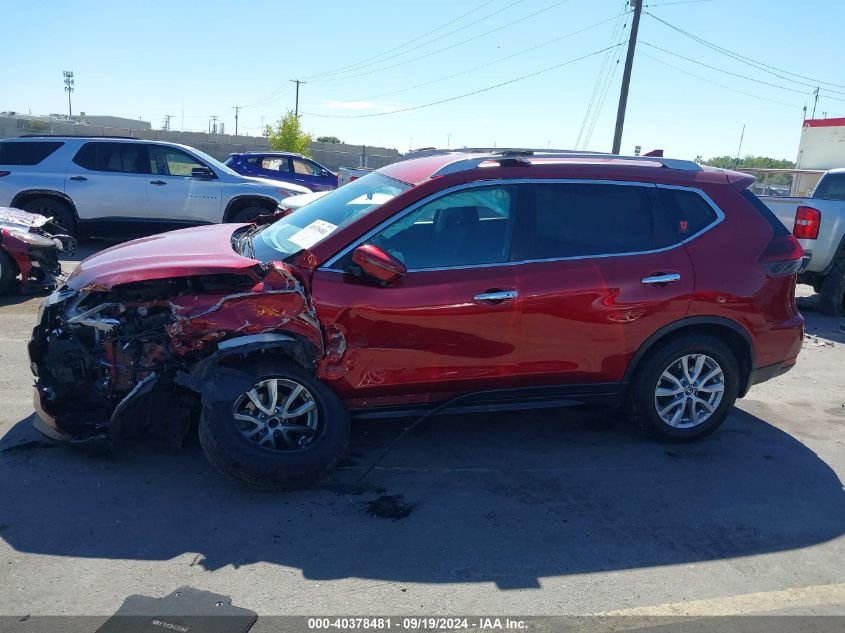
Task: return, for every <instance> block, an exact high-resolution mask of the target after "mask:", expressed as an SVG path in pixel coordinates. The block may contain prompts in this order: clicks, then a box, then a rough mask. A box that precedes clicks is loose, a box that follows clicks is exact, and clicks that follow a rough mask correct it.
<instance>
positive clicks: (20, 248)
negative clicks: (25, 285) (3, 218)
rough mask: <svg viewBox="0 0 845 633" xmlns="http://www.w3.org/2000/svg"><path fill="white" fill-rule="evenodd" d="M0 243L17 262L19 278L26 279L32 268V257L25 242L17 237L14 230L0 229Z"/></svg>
mask: <svg viewBox="0 0 845 633" xmlns="http://www.w3.org/2000/svg"><path fill="white" fill-rule="evenodd" d="M0 245H2V249H3V250H4V251H6V252H7V253H8V254H9V256H10V257H11V258H12V259H13V260H14V261H15V264H17V266H18V271H19V272H20V275H21V279H24V280H25V279H28V278H29V273H30V271H31V270H32V257H31V256H30V254H29V246H27V244H26V242H24V241H23V240H20V239H18V237H16V236H15V233H14V231H10V230H8V229H0Z"/></svg>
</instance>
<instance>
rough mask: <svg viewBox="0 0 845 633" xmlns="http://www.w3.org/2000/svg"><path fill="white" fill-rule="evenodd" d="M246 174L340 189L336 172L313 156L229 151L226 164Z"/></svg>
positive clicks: (314, 187) (309, 186)
mask: <svg viewBox="0 0 845 633" xmlns="http://www.w3.org/2000/svg"><path fill="white" fill-rule="evenodd" d="M224 164H225V165H226V166H227V167H229V168H230V169H233V170H235V171H236V172H238V173H239V174H242V175H244V176H258V177H260V178H269V179H271V180H280V181H282V182H292V183H294V184H296V185H302V186H304V187H308V188H309V189H310V190H311V191H328V190H330V189H336V188H337V174H335V173H333V172H332V171H331V170H329V169H327V168H325V167H323V166H322V165H321V164H320V163H317V162H315V161H313V160H311V159H310V158H306V157H305V156H302V155H300V154H293V153H290V152H248V153H245V154H230V155H229V158H227V159H226V162H225V163H224Z"/></svg>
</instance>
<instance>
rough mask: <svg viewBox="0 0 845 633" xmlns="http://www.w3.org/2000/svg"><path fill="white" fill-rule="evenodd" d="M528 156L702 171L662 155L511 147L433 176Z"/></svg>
mask: <svg viewBox="0 0 845 633" xmlns="http://www.w3.org/2000/svg"><path fill="white" fill-rule="evenodd" d="M527 158H596V159H618V160H626V161H635V162H643V163H659V164H660V165H661V166H662V167H666V168H668V169H682V170H685V171H701V165H699V164H698V163H696V162H693V161H691V160H683V159H678V158H663V157H661V156H620V155H617V154H604V153H601V152H576V151H572V150H539V151H536V150H520V149H510V150H502V151H498V152H491V153H489V154H484V155H480V156H473V157H471V158H461V159H458V160H456V161H454V162H451V163H449V164H447V165H444V166H443V167H441V168H440V169H438V170H437V171H436V172H434V173H433V174H432V175H431V176H432V178H433V177H434V176H445V175H446V174H453V173H456V172H459V171H466V170H468V169H476V168H477V167H478V166H479V165H481V164H482V163H487V162H498V163H499V164H503V163H505V162H507V163H511V164H512V163H513V162H514V161H518V162H520V163H523V164H526V165H529V164H530V163H529V162H528V161H527V160H526V159H527Z"/></svg>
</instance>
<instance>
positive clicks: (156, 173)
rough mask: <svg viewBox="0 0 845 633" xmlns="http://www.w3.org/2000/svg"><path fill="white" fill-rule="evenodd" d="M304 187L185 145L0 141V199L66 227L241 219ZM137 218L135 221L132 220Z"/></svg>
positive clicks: (97, 231)
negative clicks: (255, 174) (239, 168)
mask: <svg viewBox="0 0 845 633" xmlns="http://www.w3.org/2000/svg"><path fill="white" fill-rule="evenodd" d="M309 192H310V190H309V189H308V188H306V187H302V186H299V185H293V184H289V183H281V182H277V181H274V180H267V179H264V178H249V177H246V176H241V175H240V174H237V173H235V172H234V171H232V170H231V169H229V168H228V167H226V166H225V165H223V164H222V163H221V162H219V161H217V160H215V159H214V158H212V157H211V156H209V155H207V154H205V153H203V152H200V151H198V150H196V149H194V148H192V147H187V146H185V145H178V144H176V143H164V142H157V141H144V140H138V139H130V138H115V137H78V136H28V137H20V138H13V139H5V140H2V141H0V207H2V206H9V207H17V208H20V209H24V210H25V211H29V212H31V213H39V214H41V215H46V216H51V217H53V218H55V219H56V222H57V223H58V224H61V225H62V226H63V227H64V228H65V229H66V230H67V231H68V232H69V233H77V232H79V233H83V234H88V235H111V234H113V233H115V232H120V229H121V228H122V227H124V226H126V225H127V223H131V224H133V225H134V226H133V227H132V228H133V229H137V228H142V229H144V231H145V232H157V231H163V230H169V229H174V228H180V227H182V226H193V225H197V224H209V223H217V222H249V221H251V220H253V219H254V218H255V217H256V216H258V215H260V214H262V213H265V212H273V211H274V210H275V209H276V205H277V204H278V203H279V201H281V200H282V199H284V198H287V197H288V196H291V195H297V194H301V193H309ZM139 223H140V224H142V225H143V226H140V227H139V226H138V224H139Z"/></svg>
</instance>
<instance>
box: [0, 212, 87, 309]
mask: <svg viewBox="0 0 845 633" xmlns="http://www.w3.org/2000/svg"><path fill="white" fill-rule="evenodd" d="M75 252H76V240H74V239H73V238H72V237H70V236H69V235H64V234H63V233H62V228H61V227H60V226H59V225H57V224H55V223H54V222H53V221H52V219H51V218H47V217H44V216H43V215H38V214H35V213H27V212H26V211H21V210H20V209H13V208H11V207H0V294H2V293H3V292H4V291H5V290H6V289H7V288H8V287H9V285H10V283H11V281H12V279H14V278H15V277H16V276H18V275H19V276H20V291H21V292H22V293H24V294H31V293H37V292H44V291H50V290H53V289H54V288H55V287H56V285H57V283H58V280H59V278H60V277H61V274H62V268H61V265H60V264H59V255H64V256H67V257H70V256H72V255H73V254H74V253H75Z"/></svg>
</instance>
